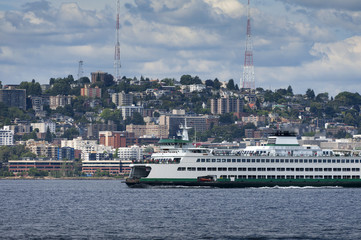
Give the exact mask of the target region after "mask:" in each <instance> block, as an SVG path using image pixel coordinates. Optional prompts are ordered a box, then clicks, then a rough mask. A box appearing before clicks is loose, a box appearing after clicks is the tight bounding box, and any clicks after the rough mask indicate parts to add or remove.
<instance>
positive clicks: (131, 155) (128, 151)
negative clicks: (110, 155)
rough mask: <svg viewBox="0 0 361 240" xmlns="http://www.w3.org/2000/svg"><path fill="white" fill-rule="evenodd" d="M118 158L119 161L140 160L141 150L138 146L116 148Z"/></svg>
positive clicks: (141, 157) (141, 156)
mask: <svg viewBox="0 0 361 240" xmlns="http://www.w3.org/2000/svg"><path fill="white" fill-rule="evenodd" d="M118 157H119V158H120V160H135V161H139V160H142V159H143V148H142V147H139V146H131V147H121V148H118Z"/></svg>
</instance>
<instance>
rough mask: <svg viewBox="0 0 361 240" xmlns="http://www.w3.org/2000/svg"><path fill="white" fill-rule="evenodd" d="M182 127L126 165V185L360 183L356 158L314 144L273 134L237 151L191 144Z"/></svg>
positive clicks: (247, 185) (305, 184)
mask: <svg viewBox="0 0 361 240" xmlns="http://www.w3.org/2000/svg"><path fill="white" fill-rule="evenodd" d="M187 130H188V128H187V127H186V126H185V127H183V137H182V139H163V140H160V141H159V144H160V145H161V151H160V152H157V153H154V154H152V157H151V159H150V160H148V161H146V162H141V163H134V164H131V165H130V167H131V173H130V176H129V178H128V179H127V181H126V183H127V185H128V186H129V187H144V186H149V185H150V186H154V185H184V186H215V187H274V186H342V187H361V179H360V176H361V172H360V168H361V157H360V156H356V155H353V154H352V153H351V154H350V155H349V156H340V155H337V154H335V153H334V152H333V151H332V150H322V149H321V148H319V147H318V146H300V145H299V143H298V141H297V138H296V137H295V136H292V135H290V134H285V133H278V134H276V135H275V136H271V137H269V139H268V144H267V145H266V146H251V147H247V148H245V149H239V150H224V149H222V150H221V149H208V148H196V147H194V146H193V145H192V144H191V142H190V141H189V139H188V132H187Z"/></svg>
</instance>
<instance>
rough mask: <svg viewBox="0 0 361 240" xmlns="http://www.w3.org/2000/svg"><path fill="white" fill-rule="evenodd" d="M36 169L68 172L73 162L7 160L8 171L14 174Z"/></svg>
mask: <svg viewBox="0 0 361 240" xmlns="http://www.w3.org/2000/svg"><path fill="white" fill-rule="evenodd" d="M31 168H36V169H38V170H43V171H68V170H72V168H73V161H63V160H61V161H60V160H50V159H26V160H9V171H10V172H13V173H14V174H17V173H21V172H26V171H29V170H30V169H31Z"/></svg>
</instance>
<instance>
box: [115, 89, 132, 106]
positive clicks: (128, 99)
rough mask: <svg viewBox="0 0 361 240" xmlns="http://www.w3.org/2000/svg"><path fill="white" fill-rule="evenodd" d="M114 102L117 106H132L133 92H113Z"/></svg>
mask: <svg viewBox="0 0 361 240" xmlns="http://www.w3.org/2000/svg"><path fill="white" fill-rule="evenodd" d="M112 102H113V103H114V104H115V105H117V106H131V105H132V104H133V94H131V93H125V92H120V93H114V94H112Z"/></svg>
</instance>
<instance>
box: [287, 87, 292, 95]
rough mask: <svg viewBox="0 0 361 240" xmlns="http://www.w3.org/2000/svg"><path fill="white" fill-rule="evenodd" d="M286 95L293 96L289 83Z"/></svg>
mask: <svg viewBox="0 0 361 240" xmlns="http://www.w3.org/2000/svg"><path fill="white" fill-rule="evenodd" d="M287 95H288V96H293V90H292V87H291V86H290V85H289V86H288V88H287Z"/></svg>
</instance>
